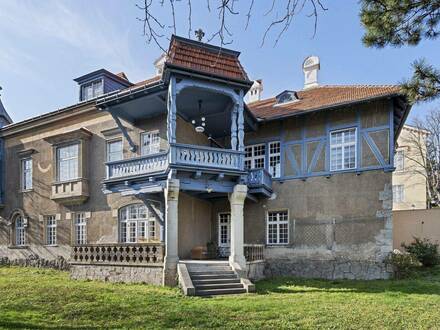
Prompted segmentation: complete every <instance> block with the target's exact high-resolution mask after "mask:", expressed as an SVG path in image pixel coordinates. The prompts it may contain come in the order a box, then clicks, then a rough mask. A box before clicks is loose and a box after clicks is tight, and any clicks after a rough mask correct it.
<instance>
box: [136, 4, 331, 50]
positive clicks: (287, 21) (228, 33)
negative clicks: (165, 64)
mask: <svg viewBox="0 0 440 330" xmlns="http://www.w3.org/2000/svg"><path fill="white" fill-rule="evenodd" d="M323 1H324V0H272V1H264V3H265V4H267V9H266V10H264V11H259V12H256V10H255V6H254V5H255V4H256V1H255V0H246V1H245V0H242V1H241V2H240V1H238V0H205V2H203V4H204V6H206V9H207V11H208V13H209V15H212V18H213V19H212V20H211V21H212V22H213V27H212V31H211V33H210V34H209V35H210V36H209V37H208V40H207V41H208V42H210V41H213V40H218V41H219V43H220V46H221V47H223V46H225V45H228V44H231V43H232V42H233V34H234V32H233V31H232V27H231V25H230V21H231V19H232V17H234V18H235V19H236V20H241V21H243V22H244V26H243V28H244V30H247V29H248V27H249V25H250V22H251V20H252V19H253V17H254V15H259V19H262V18H265V19H268V21H269V23H268V26H267V27H266V29H265V32H264V34H263V36H262V39H261V45H264V44H265V42H266V41H267V39H268V38H269V35H270V34H271V33H272V31H274V32H275V33H276V36H275V37H274V45H276V44H277V43H278V41H279V40H280V38H281V37H282V36H283V35H284V34H285V33H286V32H287V31H288V30H289V28H290V27H291V25H292V23H293V21H294V18H295V17H297V16H298V15H300V14H302V13H303V12H304V13H305V15H306V16H308V17H310V18H312V19H313V22H314V29H313V36H314V35H315V33H316V30H317V26H318V16H319V13H320V12H323V11H325V10H327V8H325V6H324V4H323ZM201 2H202V0H197V5H199V4H200V3H201ZM261 3H262V2H260V4H261ZM239 4H244V5H243V6H242V7H240V6H239ZM136 6H137V7H138V8H139V9H140V10H141V11H142V17H139V18H138V20H139V21H141V22H142V23H143V33H144V35H145V37H146V40H147V42H148V43H154V44H156V46H158V47H159V48H160V49H161V50H162V51H164V52H165V49H164V47H163V45H162V40H163V39H169V35H170V34H171V33H173V34H177V33H178V32H179V33H182V34H183V33H184V32H186V33H185V34H187V35H188V37H190V38H191V36H192V25H193V11H192V8H193V3H192V0H144V1H143V3H142V4H136ZM160 13H162V14H163V15H160ZM177 13H178V14H179V15H181V16H182V17H183V18H184V20H185V21H187V22H188V23H187V24H185V27H184V29H185V30H186V31H179V30H178V28H177V23H176V22H178V21H179V20H178V17H177ZM162 17H168V18H169V19H168V20H169V21H168V20H166V19H163V18H162ZM179 22H180V21H179ZM208 28H209V27H208Z"/></svg>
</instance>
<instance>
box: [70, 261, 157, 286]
mask: <svg viewBox="0 0 440 330" xmlns="http://www.w3.org/2000/svg"><path fill="white" fill-rule="evenodd" d="M162 276H163V269H162V266H150V267H144V266H142V267H140V266H113V265H71V267H70V278H71V279H74V280H98V281H106V282H124V283H146V284H154V285H162Z"/></svg>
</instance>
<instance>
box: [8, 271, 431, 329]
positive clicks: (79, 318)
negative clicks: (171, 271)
mask: <svg viewBox="0 0 440 330" xmlns="http://www.w3.org/2000/svg"><path fill="white" fill-rule="evenodd" d="M257 291H258V292H257V293H256V294H249V295H247V294H246V295H238V296H222V297H216V298H197V297H192V298H188V297H184V296H182V295H181V293H180V292H179V290H177V289H170V288H162V287H153V286H147V285H128V284H109V283H101V282H83V281H71V280H69V276H68V273H65V272H57V271H53V270H42V269H35V268H17V267H10V268H8V267H0V328H57V329H60V328H75V329H76V328H139V327H142V328H171V327H182V328H193V327H201V328H208V327H219V328H228V329H230V328H277V329H279V328H313V329H315V328H351V329H353V328H362V329H368V328H370V329H383V328H388V329H403V328H405V329H414V328H424V329H436V328H439V329H440V268H439V269H436V270H435V271H431V272H429V273H428V272H426V273H425V274H423V275H420V276H418V277H417V278H415V279H412V280H404V281H403V280H402V281H369V282H368V281H361V282H356V281H322V280H303V279H295V278H284V279H278V280H272V281H262V282H259V283H257Z"/></svg>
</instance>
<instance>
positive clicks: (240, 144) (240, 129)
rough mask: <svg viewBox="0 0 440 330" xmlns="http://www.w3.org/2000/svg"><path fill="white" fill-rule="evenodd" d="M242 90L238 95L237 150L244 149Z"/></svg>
mask: <svg viewBox="0 0 440 330" xmlns="http://www.w3.org/2000/svg"><path fill="white" fill-rule="evenodd" d="M243 96H244V95H243V90H242V89H241V90H240V95H239V97H238V120H237V121H238V150H239V151H244V106H243Z"/></svg>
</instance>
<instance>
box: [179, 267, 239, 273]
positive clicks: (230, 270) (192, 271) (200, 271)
mask: <svg viewBox="0 0 440 330" xmlns="http://www.w3.org/2000/svg"><path fill="white" fill-rule="evenodd" d="M232 271H233V270H232V268H226V267H224V268H223V267H222V268H217V267H216V268H191V269H188V272H190V273H202V272H205V273H211V272H232Z"/></svg>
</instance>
